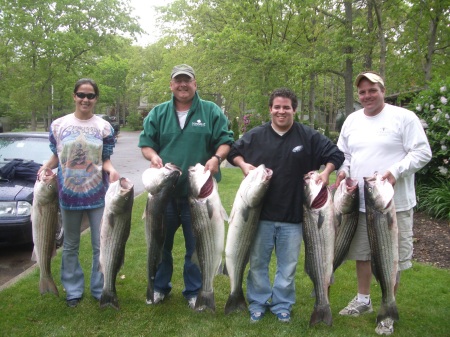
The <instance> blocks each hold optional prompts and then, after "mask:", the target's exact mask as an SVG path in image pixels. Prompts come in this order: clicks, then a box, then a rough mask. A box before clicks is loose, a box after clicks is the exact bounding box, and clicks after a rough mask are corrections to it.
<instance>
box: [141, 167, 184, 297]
mask: <svg viewBox="0 0 450 337" xmlns="http://www.w3.org/2000/svg"><path fill="white" fill-rule="evenodd" d="M180 175H181V170H180V169H179V168H178V167H177V166H175V165H173V164H170V163H168V164H166V165H164V166H163V167H161V168H156V167H151V168H149V169H146V170H145V171H144V173H143V174H142V182H143V183H144V188H145V190H146V191H147V192H148V198H147V204H146V206H145V213H144V216H145V236H146V241H147V273H148V277H147V278H148V282H147V299H146V302H147V304H152V303H154V301H155V298H154V296H155V277H156V272H157V270H158V266H159V264H160V263H161V260H162V255H163V248H164V241H165V239H166V227H165V224H164V214H165V211H166V207H167V204H168V202H169V200H170V198H171V196H172V192H173V190H174V189H175V185H176V183H177V181H178V178H179V177H180Z"/></svg>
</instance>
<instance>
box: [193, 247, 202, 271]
mask: <svg viewBox="0 0 450 337" xmlns="http://www.w3.org/2000/svg"><path fill="white" fill-rule="evenodd" d="M191 262H192V263H193V264H195V265H197V266H198V267H199V268H200V262H199V261H198V254H197V249H195V250H194V253H192V256H191Z"/></svg>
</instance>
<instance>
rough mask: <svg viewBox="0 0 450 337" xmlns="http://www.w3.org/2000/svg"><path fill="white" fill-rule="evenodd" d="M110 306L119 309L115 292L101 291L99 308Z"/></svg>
mask: <svg viewBox="0 0 450 337" xmlns="http://www.w3.org/2000/svg"><path fill="white" fill-rule="evenodd" d="M106 307H112V308H114V309H116V310H119V309H120V307H119V299H118V298H117V294H116V293H115V292H113V291H106V290H103V291H102V296H101V297H100V308H106Z"/></svg>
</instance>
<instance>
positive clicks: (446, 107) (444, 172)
mask: <svg viewBox="0 0 450 337" xmlns="http://www.w3.org/2000/svg"><path fill="white" fill-rule="evenodd" d="M449 89H450V78H449V79H448V80H447V81H445V82H440V83H431V84H430V89H428V90H424V91H422V92H420V93H419V94H418V95H417V96H416V97H415V99H414V100H413V101H412V104H411V105H410V106H409V108H410V109H411V110H413V111H415V112H416V114H417V115H418V116H419V118H420V119H421V121H422V124H423V125H424V127H425V129H426V134H427V137H428V141H429V143H430V146H431V151H432V152H433V158H432V159H431V161H430V162H429V163H428V165H427V166H426V167H424V168H423V169H422V170H420V171H419V172H418V173H417V176H418V178H419V180H425V181H427V180H429V179H432V178H434V177H442V178H445V179H449V178H450V172H449V160H450V151H449V146H450V131H449V130H450V103H449V102H450V91H449Z"/></svg>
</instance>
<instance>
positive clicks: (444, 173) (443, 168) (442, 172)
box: [438, 166, 448, 176]
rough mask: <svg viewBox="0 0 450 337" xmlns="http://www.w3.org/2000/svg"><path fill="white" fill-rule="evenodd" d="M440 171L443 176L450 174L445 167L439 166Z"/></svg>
mask: <svg viewBox="0 0 450 337" xmlns="http://www.w3.org/2000/svg"><path fill="white" fill-rule="evenodd" d="M438 169H439V173H440V174H442V175H443V176H446V175H447V173H448V169H447V168H446V167H444V166H438Z"/></svg>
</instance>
